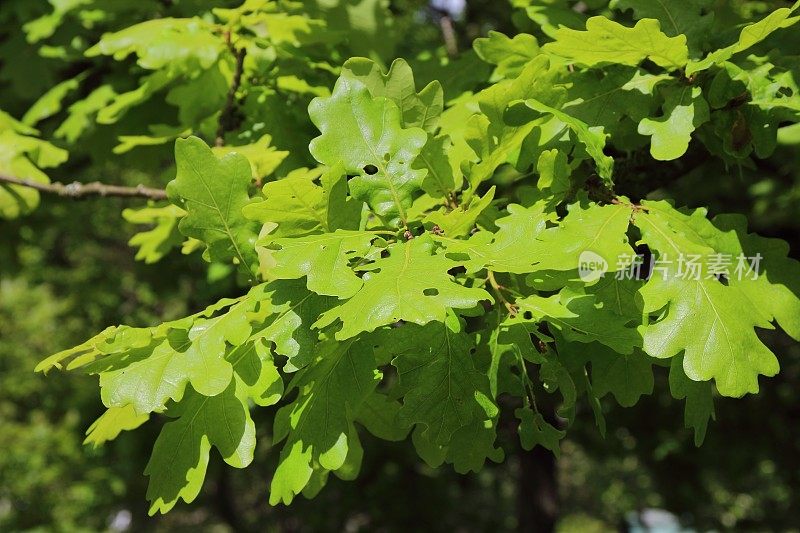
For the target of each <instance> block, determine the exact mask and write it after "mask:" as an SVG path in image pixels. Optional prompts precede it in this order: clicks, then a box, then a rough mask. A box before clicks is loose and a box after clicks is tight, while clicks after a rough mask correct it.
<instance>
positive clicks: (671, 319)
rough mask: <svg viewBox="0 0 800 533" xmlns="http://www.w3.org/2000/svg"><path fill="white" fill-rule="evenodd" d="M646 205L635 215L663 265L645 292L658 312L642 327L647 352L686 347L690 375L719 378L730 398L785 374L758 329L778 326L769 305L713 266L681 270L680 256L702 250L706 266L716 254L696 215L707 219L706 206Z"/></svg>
mask: <svg viewBox="0 0 800 533" xmlns="http://www.w3.org/2000/svg"><path fill="white" fill-rule="evenodd" d="M644 206H645V207H646V211H645V212H642V213H639V214H638V215H637V216H636V217H635V219H634V221H635V223H636V226H637V227H638V228H639V229H640V231H641V233H642V242H644V243H646V244H647V245H648V246H649V247H650V249H651V250H652V251H654V252H655V253H656V254H658V257H660V258H661V259H662V260H663V261H662V262H663V263H664V264H663V265H661V270H659V271H658V272H656V271H655V269H654V273H653V276H651V278H650V280H649V281H648V282H647V283H646V284H645V285H644V287H643V288H642V289H641V290H640V291H639V292H640V294H641V295H642V298H643V300H644V311H645V312H646V313H648V314H653V313H658V315H657V316H656V319H655V320H654V321H651V322H650V323H649V324H648V325H646V326H644V327H643V328H642V329H643V336H644V349H645V351H646V352H647V353H648V354H649V355H650V356H652V357H658V358H669V357H673V356H675V355H678V354H679V353H681V352H685V357H684V361H683V368H684V371H685V372H686V375H687V376H688V377H689V378H690V379H692V380H694V381H707V380H710V379H714V380H715V382H716V385H717V389H718V390H719V392H720V394H722V395H724V396H742V395H744V394H746V393H749V392H750V393H755V392H757V391H758V376H759V375H765V376H774V375H775V374H776V373H777V372H778V360H777V359H776V358H775V355H774V354H773V353H772V352H771V351H770V350H769V349H768V348H767V347H766V346H765V345H764V344H763V342H762V341H761V340H760V339H759V338H758V335H756V333H755V331H754V328H755V327H759V328H768V329H772V328H773V326H772V324H771V323H770V318H771V316H772V313H771V312H770V307H769V306H768V307H766V308H763V309H762V308H758V307H754V306H753V305H752V304H751V302H750V300H749V298H748V297H747V295H746V293H745V292H744V291H743V290H742V289H741V288H740V287H738V286H736V285H734V284H728V285H725V284H723V283H722V282H721V281H719V280H718V279H716V278H715V277H713V276H711V277H709V276H708V275H707V272H706V271H701V272H700V273H699V274H697V275H695V274H693V273H692V272H691V271H686V272H684V273H683V275H681V268H682V265H681V261H680V257H681V254H683V257H689V256H690V255H696V256H698V257H699V259H700V261H699V263H698V264H700V265H701V266H703V265H706V267H707V264H708V261H709V259H710V258H711V256H712V254H713V253H715V252H716V249H715V247H714V242H713V239H709V238H708V237H705V236H703V235H701V234H700V233H698V232H697V231H696V230H695V229H694V228H693V219H701V218H705V213H704V211H701V210H699V211H696V212H695V213H693V214H692V215H685V214H683V213H681V212H680V211H678V210H676V209H675V208H673V207H672V206H671V205H669V204H668V203H667V202H664V201H660V202H652V201H648V202H644ZM668 260H669V262H667V261H668ZM684 268H685V267H684Z"/></svg>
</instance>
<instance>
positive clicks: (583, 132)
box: [525, 98, 614, 183]
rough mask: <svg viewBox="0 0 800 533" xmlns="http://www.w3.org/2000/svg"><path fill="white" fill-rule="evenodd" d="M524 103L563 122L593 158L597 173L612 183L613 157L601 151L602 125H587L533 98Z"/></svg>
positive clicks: (602, 141)
mask: <svg viewBox="0 0 800 533" xmlns="http://www.w3.org/2000/svg"><path fill="white" fill-rule="evenodd" d="M525 105H526V106H528V107H529V108H531V109H533V110H534V111H536V112H538V113H547V114H550V115H553V116H554V117H555V118H556V119H558V120H559V121H561V122H563V123H564V126H565V127H567V128H569V129H570V130H571V131H572V132H573V133H574V134H575V137H576V138H577V139H578V141H579V142H580V143H581V144H583V145H584V147H585V148H586V153H588V154H589V156H590V157H591V158H592V159H593V160H594V162H595V164H596V165H597V173H598V174H599V175H600V177H601V178H603V180H604V181H605V182H607V183H612V179H611V175H612V173H613V171H614V159H612V158H611V157H609V156H607V155H606V154H604V153H603V148H604V147H605V145H606V134H605V133H604V132H603V128H602V126H591V127H590V126H589V125H588V124H586V123H585V122H583V121H582V120H578V119H577V118H575V117H573V116H571V115H569V114H567V113H564V112H563V111H560V110H558V109H556V108H554V107H550V106H549V105H547V104H544V103H542V102H540V101H538V100H535V99H532V98H530V99H528V100H525Z"/></svg>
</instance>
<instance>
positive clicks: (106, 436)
mask: <svg viewBox="0 0 800 533" xmlns="http://www.w3.org/2000/svg"><path fill="white" fill-rule="evenodd" d="M149 419H150V415H149V414H147V413H145V414H139V413H137V412H136V409H134V408H133V405H131V404H128V405H123V406H122V407H109V408H108V409H106V410H105V412H104V413H103V414H102V415H100V416H99V417H98V418H97V420H95V421H94V422H92V425H91V426H89V429H87V430H86V439H85V440H84V441H83V443H84V444H92V445H93V446H94V447H95V448H97V447H98V446H101V445H102V444H104V443H106V442H108V441H110V440H114V439H115V438H117V436H118V435H119V434H120V433H121V432H123V431H130V430H132V429H136V428H138V427H139V426H141V425H142V424H144V423H145V422H147V421H148V420H149Z"/></svg>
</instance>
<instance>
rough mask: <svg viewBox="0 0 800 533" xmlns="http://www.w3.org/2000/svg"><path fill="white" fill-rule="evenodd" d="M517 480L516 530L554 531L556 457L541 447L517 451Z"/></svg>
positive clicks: (556, 492)
mask: <svg viewBox="0 0 800 533" xmlns="http://www.w3.org/2000/svg"><path fill="white" fill-rule="evenodd" d="M519 460H520V468H519V478H518V480H517V531H520V532H526V533H530V532H536V533H538V532H550V531H555V527H556V520H557V519H558V508H559V501H558V483H557V472H556V458H555V456H554V455H553V454H552V452H550V450H547V449H545V448H543V447H542V446H536V447H535V448H534V449H533V450H531V451H525V450H520V454H519Z"/></svg>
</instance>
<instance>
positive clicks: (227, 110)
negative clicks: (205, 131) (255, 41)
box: [215, 48, 247, 146]
mask: <svg viewBox="0 0 800 533" xmlns="http://www.w3.org/2000/svg"><path fill="white" fill-rule="evenodd" d="M232 51H233V50H232ZM234 53H235V55H236V67H235V68H234V71H233V81H232V82H231V87H230V89H228V96H227V97H226V98H225V107H223V108H222V113H220V115H219V125H218V126H217V140H216V142H215V144H216V145H217V146H222V145H223V144H225V131H226V130H227V129H228V128H229V127H230V124H231V121H232V120H233V113H234V104H235V102H236V91H238V90H239V86H240V85H241V84H242V73H243V72H244V56H245V54H246V53H247V49H246V48H239V49H238V50H236V51H235V52H234Z"/></svg>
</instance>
